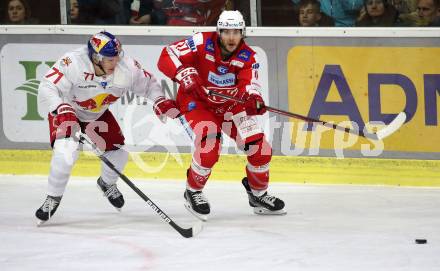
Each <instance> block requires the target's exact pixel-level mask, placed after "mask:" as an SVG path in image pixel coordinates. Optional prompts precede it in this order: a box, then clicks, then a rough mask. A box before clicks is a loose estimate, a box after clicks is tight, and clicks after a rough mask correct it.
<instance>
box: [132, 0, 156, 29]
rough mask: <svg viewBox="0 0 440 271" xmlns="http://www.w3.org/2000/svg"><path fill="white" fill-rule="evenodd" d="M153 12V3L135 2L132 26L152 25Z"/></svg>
mask: <svg viewBox="0 0 440 271" xmlns="http://www.w3.org/2000/svg"><path fill="white" fill-rule="evenodd" d="M152 11H153V1H151V0H133V2H132V3H131V17H130V21H129V23H130V24H133V25H145V24H151V12H152Z"/></svg>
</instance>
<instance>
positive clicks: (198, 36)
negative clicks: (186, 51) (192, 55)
mask: <svg viewBox="0 0 440 271" xmlns="http://www.w3.org/2000/svg"><path fill="white" fill-rule="evenodd" d="M203 40H204V37H203V33H201V32H197V33H195V34H194V35H192V36H191V37H189V38H187V39H186V44H187V45H188V47H189V48H190V49H191V51H193V52H196V51H197V46H199V45H200V44H203Z"/></svg>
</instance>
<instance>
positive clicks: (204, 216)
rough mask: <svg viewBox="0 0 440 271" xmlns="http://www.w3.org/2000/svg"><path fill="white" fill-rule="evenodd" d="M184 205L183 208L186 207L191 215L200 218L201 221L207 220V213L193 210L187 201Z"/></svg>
mask: <svg viewBox="0 0 440 271" xmlns="http://www.w3.org/2000/svg"><path fill="white" fill-rule="evenodd" d="M184 205H185V208H186V209H187V210H188V211H189V212H190V213H191V214H192V215H193V216H195V217H197V218H198V219H200V220H201V221H203V222H206V221H208V215H202V214H199V213H197V212H196V211H194V210H193V209H192V208H191V206H190V204H189V203H188V202H185V203H184Z"/></svg>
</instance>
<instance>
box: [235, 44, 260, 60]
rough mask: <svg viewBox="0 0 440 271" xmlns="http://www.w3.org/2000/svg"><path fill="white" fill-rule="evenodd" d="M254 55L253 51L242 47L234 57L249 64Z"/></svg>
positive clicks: (245, 46) (247, 47)
mask: <svg viewBox="0 0 440 271" xmlns="http://www.w3.org/2000/svg"><path fill="white" fill-rule="evenodd" d="M254 55H255V51H254V50H252V48H250V47H249V46H247V45H244V46H242V47H241V48H240V49H239V50H238V52H237V55H236V57H237V58H238V59H240V60H242V61H244V62H249V61H250V60H251V58H252V56H254Z"/></svg>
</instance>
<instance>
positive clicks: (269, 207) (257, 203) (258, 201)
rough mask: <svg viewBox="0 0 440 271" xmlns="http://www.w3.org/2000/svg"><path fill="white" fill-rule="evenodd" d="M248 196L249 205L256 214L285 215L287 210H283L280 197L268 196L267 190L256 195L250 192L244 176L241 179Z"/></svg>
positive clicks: (282, 202)
mask: <svg viewBox="0 0 440 271" xmlns="http://www.w3.org/2000/svg"><path fill="white" fill-rule="evenodd" d="M241 183H242V184H243V186H244V188H246V192H247V195H248V198H249V205H250V206H251V207H253V208H254V213H256V214H257V215H285V214H286V213H287V212H286V211H285V210H284V201H282V200H281V199H279V198H277V197H275V196H270V195H269V194H267V192H264V194H263V195H261V196H259V197H257V196H255V195H254V194H253V193H252V190H251V187H250V186H249V183H248V179H247V178H246V177H245V178H243V180H242V181H241Z"/></svg>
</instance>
